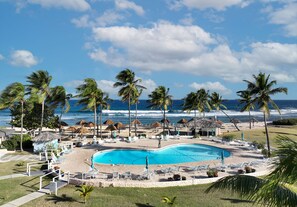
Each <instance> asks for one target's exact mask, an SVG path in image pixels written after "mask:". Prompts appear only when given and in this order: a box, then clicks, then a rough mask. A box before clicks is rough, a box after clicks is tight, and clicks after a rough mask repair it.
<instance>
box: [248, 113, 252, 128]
mask: <svg viewBox="0 0 297 207" xmlns="http://www.w3.org/2000/svg"><path fill="white" fill-rule="evenodd" d="M249 120H250V129H252V120H251V111H250V110H249Z"/></svg>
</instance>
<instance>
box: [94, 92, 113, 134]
mask: <svg viewBox="0 0 297 207" xmlns="http://www.w3.org/2000/svg"><path fill="white" fill-rule="evenodd" d="M110 101H112V99H110V98H109V96H108V94H107V93H104V92H102V93H101V94H100V96H99V97H98V99H97V105H98V106H100V121H99V122H100V138H102V110H103V109H109V107H110V104H109V102H110ZM97 136H98V123H97Z"/></svg>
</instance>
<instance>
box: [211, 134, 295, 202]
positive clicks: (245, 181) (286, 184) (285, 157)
mask: <svg viewBox="0 0 297 207" xmlns="http://www.w3.org/2000/svg"><path fill="white" fill-rule="evenodd" d="M277 144H279V146H280V147H279V149H278V150H277V151H276V154H277V155H278V158H279V160H277V161H275V162H274V170H273V171H272V172H271V173H270V174H269V175H268V176H266V177H264V178H257V177H254V176H247V175H235V176H226V177H223V178H221V179H220V180H218V181H217V182H215V183H213V184H212V185H211V186H210V187H209V188H208V189H207V190H206V193H209V192H213V191H216V190H224V189H225V190H231V191H232V192H237V193H239V195H240V196H242V197H244V198H247V199H248V200H251V201H255V202H256V203H259V204H262V205H265V206H271V207H278V206H286V207H295V206H296V203H297V194H296V191H295V190H294V186H293V185H294V183H296V182H297V165H296V157H297V142H295V141H293V140H291V139H289V138H288V137H284V136H279V137H278V139H277Z"/></svg>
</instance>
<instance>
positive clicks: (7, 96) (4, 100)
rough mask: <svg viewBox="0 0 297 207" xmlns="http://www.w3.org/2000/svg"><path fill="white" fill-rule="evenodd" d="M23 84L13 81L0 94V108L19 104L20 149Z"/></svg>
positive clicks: (21, 141) (22, 127) (22, 126)
mask: <svg viewBox="0 0 297 207" xmlns="http://www.w3.org/2000/svg"><path fill="white" fill-rule="evenodd" d="M25 101H26V100H25V86H24V85H23V84H21V83H18V82H15V83H12V84H10V85H9V86H7V87H6V88H5V89H4V91H3V92H2V93H1V95H0V110H1V109H7V108H11V107H13V106H14V105H15V104H20V105H21V113H20V115H21V140H20V150H21V151H23V129H24V103H25Z"/></svg>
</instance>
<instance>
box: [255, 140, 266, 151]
mask: <svg viewBox="0 0 297 207" xmlns="http://www.w3.org/2000/svg"><path fill="white" fill-rule="evenodd" d="M252 144H253V145H254V146H255V147H256V148H257V149H264V148H265V143H264V142H257V141H253V143H252Z"/></svg>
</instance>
